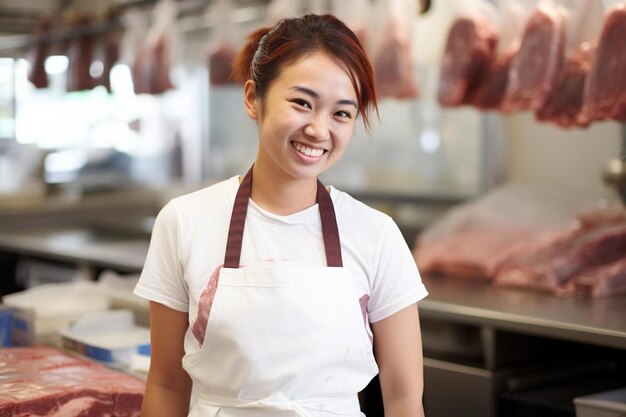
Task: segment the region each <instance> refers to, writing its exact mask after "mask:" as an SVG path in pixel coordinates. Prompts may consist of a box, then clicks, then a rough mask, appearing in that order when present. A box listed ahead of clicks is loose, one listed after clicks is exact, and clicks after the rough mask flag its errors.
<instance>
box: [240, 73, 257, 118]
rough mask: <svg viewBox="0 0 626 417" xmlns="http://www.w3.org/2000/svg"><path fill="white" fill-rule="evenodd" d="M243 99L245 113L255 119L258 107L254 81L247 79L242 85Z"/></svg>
mask: <svg viewBox="0 0 626 417" xmlns="http://www.w3.org/2000/svg"><path fill="white" fill-rule="evenodd" d="M243 101H244V105H245V106H246V113H248V116H250V118H251V119H252V120H257V119H258V117H259V109H258V105H259V103H258V102H257V96H256V91H255V84H254V81H252V80H248V81H246V84H245V85H244V87H243Z"/></svg>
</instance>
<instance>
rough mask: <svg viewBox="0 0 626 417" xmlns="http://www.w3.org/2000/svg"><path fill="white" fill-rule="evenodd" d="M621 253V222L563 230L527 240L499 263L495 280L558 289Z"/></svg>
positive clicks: (624, 234)
mask: <svg viewBox="0 0 626 417" xmlns="http://www.w3.org/2000/svg"><path fill="white" fill-rule="evenodd" d="M624 253H626V224H624V223H618V224H609V225H601V226H598V227H595V228H591V229H588V228H574V229H567V230H564V231H563V232H561V233H557V234H554V235H552V236H551V237H547V238H546V237H545V236H544V238H543V239H537V240H536V241H530V242H529V243H528V244H527V246H526V248H524V250H522V251H519V252H518V253H517V254H515V256H511V257H510V258H509V259H508V260H507V261H506V262H504V263H502V264H501V265H500V266H499V268H498V271H497V273H496V277H495V283H496V284H497V285H503V286H513V287H524V288H534V289H540V290H547V291H554V292H558V291H559V290H561V289H562V287H564V286H566V285H567V284H568V282H569V280H571V279H573V278H575V277H577V276H578V275H579V274H581V273H583V272H584V271H586V270H588V269H590V268H595V267H598V266H600V265H603V264H607V263H610V262H614V261H616V260H618V259H620V258H621V257H623V254H624Z"/></svg>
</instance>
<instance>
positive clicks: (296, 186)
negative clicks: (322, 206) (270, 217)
mask: <svg viewBox="0 0 626 417" xmlns="http://www.w3.org/2000/svg"><path fill="white" fill-rule="evenodd" d="M316 195H317V179H316V178H312V179H305V180H296V179H293V178H292V179H289V178H286V177H285V176H280V175H273V174H272V173H271V172H269V171H268V170H265V169H263V168H262V167H257V165H255V166H254V174H253V178H252V190H251V193H250V198H251V199H252V200H254V202H255V203H256V204H257V205H258V206H259V207H261V208H263V209H265V210H267V211H269V212H271V213H274V214H278V215H281V216H286V215H289V214H293V213H297V212H299V211H302V210H304V209H307V208H309V207H311V206H312V205H314V204H315V202H316Z"/></svg>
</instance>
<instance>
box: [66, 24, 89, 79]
mask: <svg viewBox="0 0 626 417" xmlns="http://www.w3.org/2000/svg"><path fill="white" fill-rule="evenodd" d="M71 21H72V22H73V23H72V24H71V26H72V27H73V28H74V30H75V32H74V35H73V36H72V38H71V39H70V41H69V44H68V47H67V58H68V60H69V66H68V68H67V84H66V90H67V91H81V90H90V89H92V88H94V87H95V86H96V81H95V80H94V79H93V78H92V77H91V74H90V72H89V69H90V67H91V62H92V58H93V52H94V40H95V35H93V34H91V33H86V32H85V28H88V26H89V24H90V23H91V22H92V19H91V18H90V17H89V16H87V15H84V14H80V13H77V14H76V15H75V16H73V17H72V18H71ZM81 31H83V33H80V32H81Z"/></svg>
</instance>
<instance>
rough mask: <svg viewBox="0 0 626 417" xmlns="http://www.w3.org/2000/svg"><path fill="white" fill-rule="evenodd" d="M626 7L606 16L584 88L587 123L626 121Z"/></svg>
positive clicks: (623, 6) (618, 8) (617, 8)
mask: <svg viewBox="0 0 626 417" xmlns="http://www.w3.org/2000/svg"><path fill="white" fill-rule="evenodd" d="M624 39H626V5H622V6H621V7H616V8H615V9H613V10H612V11H611V12H610V13H609V14H608V15H607V17H606V19H605V21H604V25H603V28H602V33H601V35H600V39H599V41H598V49H597V52H596V54H595V56H594V58H593V62H592V65H591V71H590V73H589V80H588V81H587V85H586V87H585V105H584V113H585V117H586V118H587V119H588V120H591V121H593V120H604V119H615V120H621V121H626V80H625V78H624V74H626V42H625V41H624Z"/></svg>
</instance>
